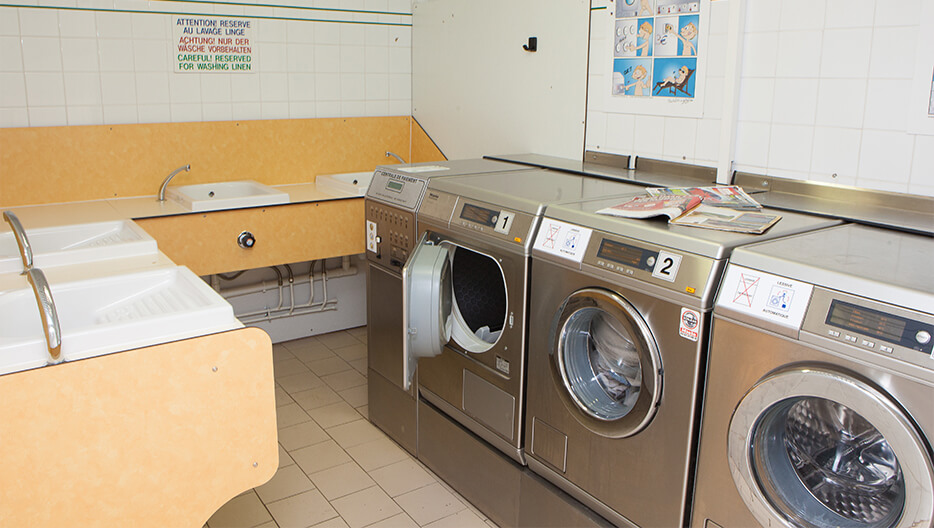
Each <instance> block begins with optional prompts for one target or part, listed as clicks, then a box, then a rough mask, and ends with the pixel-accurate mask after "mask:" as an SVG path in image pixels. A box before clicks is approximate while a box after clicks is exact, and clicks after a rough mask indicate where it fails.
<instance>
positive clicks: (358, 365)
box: [347, 358, 367, 377]
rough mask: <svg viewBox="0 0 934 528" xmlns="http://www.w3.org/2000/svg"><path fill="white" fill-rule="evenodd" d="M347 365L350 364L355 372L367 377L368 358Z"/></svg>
mask: <svg viewBox="0 0 934 528" xmlns="http://www.w3.org/2000/svg"><path fill="white" fill-rule="evenodd" d="M347 363H350V366H351V367H353V369H354V370H356V371H357V372H359V373H360V374H361V375H362V376H363V377H366V375H367V373H366V369H367V366H366V365H367V363H366V358H360V359H355V360H353V361H348V362H347Z"/></svg>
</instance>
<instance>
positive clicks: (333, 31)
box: [314, 22, 341, 45]
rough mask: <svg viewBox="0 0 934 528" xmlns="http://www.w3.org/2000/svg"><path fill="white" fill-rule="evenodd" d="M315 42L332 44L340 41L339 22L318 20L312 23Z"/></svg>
mask: <svg viewBox="0 0 934 528" xmlns="http://www.w3.org/2000/svg"><path fill="white" fill-rule="evenodd" d="M314 33H315V44H333V45H338V44H340V43H341V27H340V24H332V23H330V22H318V23H316V24H315V25H314Z"/></svg>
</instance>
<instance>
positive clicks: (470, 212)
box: [461, 204, 499, 227]
mask: <svg viewBox="0 0 934 528" xmlns="http://www.w3.org/2000/svg"><path fill="white" fill-rule="evenodd" d="M497 215H499V211H491V210H489V209H484V208H483V207H477V206H476V205H470V204H464V208H463V209H462V210H461V218H462V219H463V220H469V221H471V222H475V223H478V224H481V225H485V226H489V227H495V226H496V217H497Z"/></svg>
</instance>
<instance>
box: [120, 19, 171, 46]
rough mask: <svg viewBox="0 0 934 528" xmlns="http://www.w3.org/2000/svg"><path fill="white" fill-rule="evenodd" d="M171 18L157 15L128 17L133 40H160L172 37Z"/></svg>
mask: <svg viewBox="0 0 934 528" xmlns="http://www.w3.org/2000/svg"><path fill="white" fill-rule="evenodd" d="M171 18H172V17H171V16H168V15H157V14H150V13H145V14H133V15H131V16H130V21H131V22H130V23H131V31H132V32H133V38H135V39H155V40H162V39H166V38H169V37H170V36H171V35H172V30H171V29H170V27H171V22H170V19H171Z"/></svg>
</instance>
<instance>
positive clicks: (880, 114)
mask: <svg viewBox="0 0 934 528" xmlns="http://www.w3.org/2000/svg"><path fill="white" fill-rule="evenodd" d="M910 92H911V81H910V80H885V79H870V80H869V87H868V90H867V92H866V118H865V119H864V121H863V126H864V127H865V128H873V129H878V130H897V131H902V132H903V131H905V130H906V124H907V118H908V97H906V95H905V94H908V93H910Z"/></svg>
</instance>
